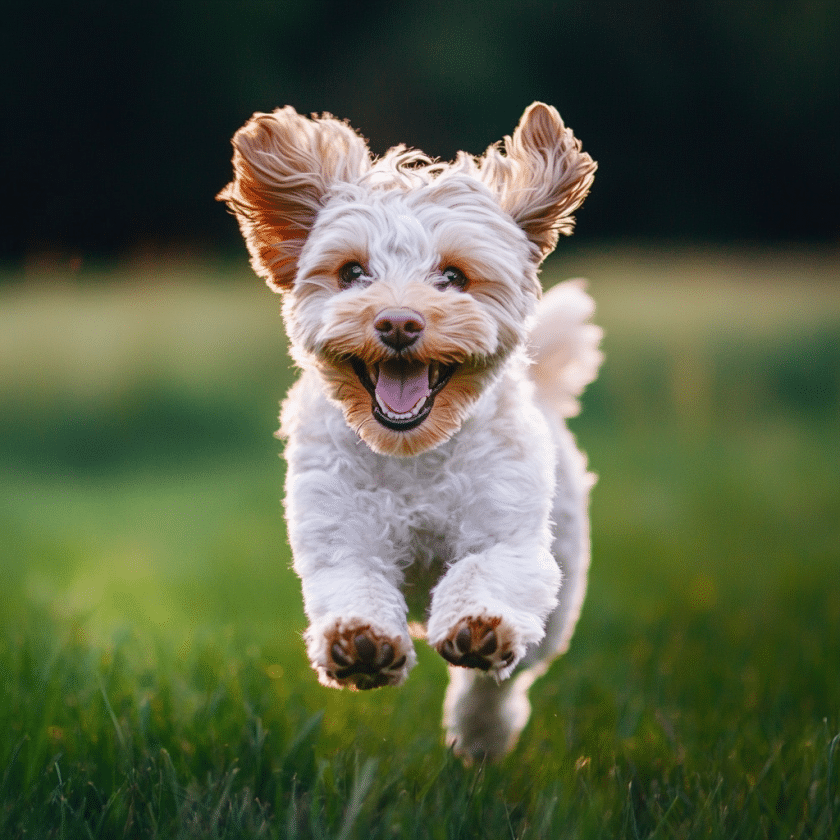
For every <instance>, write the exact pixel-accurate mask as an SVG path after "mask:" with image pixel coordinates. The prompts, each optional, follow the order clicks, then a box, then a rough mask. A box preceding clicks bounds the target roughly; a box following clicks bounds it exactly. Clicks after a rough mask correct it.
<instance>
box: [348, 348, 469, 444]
mask: <svg viewBox="0 0 840 840" xmlns="http://www.w3.org/2000/svg"><path fill="white" fill-rule="evenodd" d="M351 363H352V365H353V370H354V371H355V373H356V376H358V377H359V381H360V382H361V383H362V385H363V386H364V387H365V389H366V390H367V392H368V393H369V394H370V395H371V397H372V403H371V412H372V414H373V416H374V418H375V419H376V420H377V422H379V423H380V424H381V425H383V426H384V427H385V428H386V429H391V430H392V431H395V432H407V431H408V430H409V429H414V428H416V427H417V426H419V425H420V424H421V423H422V422H423V421H424V420H425V419H426V418H427V417H428V416H429V414H431V412H432V406H433V405H434V402H435V397H436V396H437V395H438V394H439V393H440V392H441V391H442V390H443V388H444V387H445V386H446V383H447V382H449V380H450V379H451V378H452V374H453V373H454V372H455V369H456V368H457V365H440V364H438V363H437V362H431V363H430V364H425V363H424V362H417V361H409V360H408V359H404V358H401V357H397V358H394V359H388V360H386V361H382V362H380V363H379V364H376V365H366V364H365V363H364V362H363V361H362V360H361V359H359V358H358V357H353V358H352V359H351Z"/></svg>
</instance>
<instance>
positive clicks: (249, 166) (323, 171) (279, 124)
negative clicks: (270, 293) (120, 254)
mask: <svg viewBox="0 0 840 840" xmlns="http://www.w3.org/2000/svg"><path fill="white" fill-rule="evenodd" d="M233 148H234V152H233V170H234V176H233V181H231V182H230V183H229V184H228V185H227V186H226V187H225V188H224V189H223V190H222V191H221V192H220V193H219V194H218V196H216V198H217V199H218V200H219V201H224V202H226V203H227V205H228V207H229V208H230V209H231V211H232V212H233V213H234V215H235V216H236V218H237V220H238V221H239V227H240V230H241V231H242V236H243V237H244V238H245V242H246V244H247V245H248V250H249V252H250V253H251V265H252V266H253V267H254V271H255V272H256V273H257V274H258V275H259V276H260V277H264V278H265V279H266V280H267V281H268V284H269V285H270V286H271V287H272V288H274V289H275V290H276V291H283V290H284V289H288V288H290V287H291V285H292V283H293V282H294V279H295V273H296V271H297V260H298V256H299V254H300V250H301V248H302V247H303V243H304V241H305V240H306V237H307V236H308V234H309V230H310V228H311V227H312V224H313V222H314V221H315V216H316V215H317V213H318V211H319V210H320V209H321V207H322V206H323V200H324V196H325V194H326V193H327V191H328V190H329V189H330V187H331V186H332V185H333V184H335V183H336V182H338V181H354V180H355V179H356V178H358V177H359V175H361V174H362V173H364V172H366V171H367V170H368V169H369V168H370V153H369V152H368V148H367V145H366V144H365V141H364V140H363V139H362V137H360V136H359V135H358V134H357V133H356V132H355V131H354V130H353V129H352V128H351V127H350V126H349V125H347V124H346V123H343V122H340V121H339V120H336V119H334V118H333V117H331V116H330V115H329V114H324V115H323V116H321V117H312V118H309V117H304V116H301V115H300V114H298V113H297V112H296V111H295V109H294V108H292V107H291V106H289V105H287V106H286V107H285V108H278V109H277V110H276V111H274V113H272V114H261V113H257V114H254V116H253V117H252V118H251V119H250V120H249V121H248V122H247V123H245V125H244V126H242V128H240V129H239V131H237V132H236V134H235V135H234V137H233Z"/></svg>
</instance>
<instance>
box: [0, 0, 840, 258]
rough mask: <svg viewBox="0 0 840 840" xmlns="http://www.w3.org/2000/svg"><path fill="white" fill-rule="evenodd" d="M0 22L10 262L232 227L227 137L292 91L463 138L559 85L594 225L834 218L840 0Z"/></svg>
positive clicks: (83, 254) (838, 183) (727, 227)
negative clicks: (593, 171) (591, 172)
mask: <svg viewBox="0 0 840 840" xmlns="http://www.w3.org/2000/svg"><path fill="white" fill-rule="evenodd" d="M0 37H2V51H1V52H2V58H0V61H2V62H3V74H2V82H0V89H2V95H3V100H2V101H3V108H2V115H0V120H2V125H3V150H4V154H3V160H2V164H0V165H2V168H3V177H2V184H3V195H4V204H5V206H6V209H7V212H6V214H5V215H6V221H5V222H4V224H3V227H2V231H0V249H1V250H0V257H2V258H3V259H5V260H7V261H19V260H21V259H28V260H30V261H31V262H34V263H36V264H37V262H38V260H39V258H40V259H41V261H42V262H43V258H44V257H46V256H50V255H52V256H53V257H56V256H64V257H67V258H70V259H74V260H76V263H74V264H78V260H79V259H87V258H91V257H100V256H104V255H109V256H113V255H124V254H125V253H127V252H130V251H132V250H134V251H137V250H140V249H146V250H147V251H148V250H149V249H159V248H161V247H163V248H166V249H171V250H173V251H175V252H179V253H182V254H183V253H184V252H185V249H191V250H192V252H193V253H195V252H199V253H203V252H206V251H207V250H208V249H211V250H214V251H218V250H226V249H237V248H239V244H238V233H237V231H236V229H235V225H233V224H231V222H230V220H229V219H227V218H226V217H225V212H224V208H223V207H221V206H217V205H216V204H214V202H213V200H212V199H213V196H214V195H215V193H216V192H217V191H218V190H219V189H220V188H221V187H222V186H223V185H224V184H225V183H226V182H227V180H228V178H229V174H230V168H229V160H230V146H229V139H230V137H231V135H232V134H233V132H234V131H235V130H236V129H237V128H238V127H239V126H240V125H241V124H242V123H243V122H244V121H245V120H246V119H247V118H248V117H249V116H250V115H251V114H252V113H253V112H254V111H260V110H261V111H270V110H273V109H274V108H275V107H278V106H282V105H285V104H291V105H293V106H294V107H295V108H296V109H297V110H298V111H301V112H304V113H308V112H313V111H318V112H320V111H330V112H332V113H334V114H335V115H336V116H339V117H341V118H347V119H349V120H350V121H351V122H352V124H353V125H354V126H355V127H357V128H358V129H359V130H360V131H361V132H362V133H363V134H364V136H365V137H367V138H369V139H370V141H371V145H372V148H373V150H374V151H375V152H377V153H382V152H384V151H385V150H386V149H387V148H388V147H390V146H391V145H394V144H396V143H398V142H406V143H408V144H410V145H414V146H416V147H419V148H421V149H423V150H424V151H426V152H427V153H428V154H430V155H432V156H439V157H442V158H450V157H451V156H452V155H453V154H454V152H455V151H456V150H458V149H466V150H469V151H471V152H474V153H479V152H481V151H482V150H483V149H484V148H486V146H487V145H488V144H490V143H492V142H494V141H496V140H498V139H500V138H501V137H503V136H504V135H505V134H508V133H510V131H511V130H512V129H513V127H514V126H515V125H516V122H517V120H518V119H519V116H520V115H521V113H522V111H523V110H524V108H525V107H526V106H527V105H528V104H529V103H530V102H531V101H533V100H535V99H541V100H544V101H546V102H549V103H551V104H553V105H555V106H556V107H557V108H558V109H559V110H560V112H561V114H562V115H563V116H564V119H565V120H566V121H567V122H568V123H569V125H571V126H572V127H573V128H574V130H575V133H576V134H577V135H578V136H579V137H580V138H581V139H582V140H583V144H584V148H585V149H587V150H588V151H589V152H591V154H592V155H593V157H594V158H595V159H596V160H598V161H599V163H600V169H599V173H598V181H597V187H596V188H595V190H594V191H593V193H592V196H591V198H590V199H589V200H588V201H587V204H586V210H585V215H581V219H582V223H581V225H580V227H579V232H578V234H577V236H576V240H577V241H578V242H579V243H582V242H584V241H592V240H603V239H615V238H625V237H634V238H640V237H641V238H646V239H649V238H653V239H657V240H658V239H662V238H665V237H667V238H669V239H672V240H673V239H680V240H696V239H703V240H713V241H716V242H733V241H738V240H744V239H748V240H753V241H760V242H770V241H779V240H783V241H790V240H795V241H808V242H836V240H837V237H838V234H840V154H838V145H837V138H838V136H840V107H838V98H840V62H838V60H837V45H838V43H840V7H838V4H837V3H836V2H834V0H704V2H702V3H692V2H688V0H639V2H635V3H625V2H618V0H585V2H584V0H520V2H516V3H512V2H502V0H485V2H465V0H440V2H438V0H430V2H423V3H413V2H407V3H388V2H381V0H368V1H367V2H326V0H240V2H233V0H178V2H169V0H143V2H138V0H125V2H120V3H112V2H104V0H102V2H100V0H83V2H80V3H75V4H66V3H59V2H53V1H51V0H42V2H37V3H30V4H25V3H14V4H11V6H10V8H9V9H8V10H6V12H5V13H4V16H3V34H2V36H0Z"/></svg>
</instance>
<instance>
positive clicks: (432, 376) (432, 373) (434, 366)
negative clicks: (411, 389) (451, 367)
mask: <svg viewBox="0 0 840 840" xmlns="http://www.w3.org/2000/svg"><path fill="white" fill-rule="evenodd" d="M439 372H440V365H439V364H438V363H437V362H430V363H429V387H430V388H431V387H433V386H434V384H435V382H437V380H438V373H439Z"/></svg>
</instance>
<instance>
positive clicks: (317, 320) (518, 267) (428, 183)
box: [219, 103, 595, 456]
mask: <svg viewBox="0 0 840 840" xmlns="http://www.w3.org/2000/svg"><path fill="white" fill-rule="evenodd" d="M233 145H234V156H233V166H234V180H233V181H232V182H231V183H230V184H228V186H227V187H226V188H225V189H224V190H223V191H222V192H221V193H220V194H219V198H220V199H221V200H223V201H225V202H227V204H228V206H229V207H230V208H231V210H232V211H233V212H234V213H235V215H236V216H237V219H238V220H239V225H240V228H241V230H242V234H243V236H244V237H245V241H246V243H247V245H248V250H249V251H250V253H251V257H252V265H253V267H254V270H255V271H256V273H257V274H259V275H260V276H262V277H264V278H265V279H266V280H267V281H268V284H269V285H270V286H271V287H272V288H274V289H275V290H276V291H279V292H283V293H284V294H285V301H284V307H283V312H284V318H285V321H286V329H287V332H288V335H289V338H290V340H291V344H292V348H291V352H292V354H293V356H294V358H295V360H296V361H297V362H298V363H299V364H300V365H302V366H305V367H314V368H315V369H317V371H318V372H319V374H320V376H321V378H322V382H323V384H324V386H325V389H326V392H327V394H328V396H329V397H330V398H331V399H332V400H334V401H335V402H336V403H337V404H338V405H340V406H341V408H342V410H343V412H344V416H345V419H346V421H347V423H348V424H349V425H350V426H351V427H352V428H353V429H354V430H355V431H357V432H358V434H359V435H360V436H361V437H362V439H363V440H364V441H365V442H366V443H367V444H368V445H369V446H370V447H371V449H373V450H374V451H376V452H379V453H382V454H388V455H400V456H407V455H416V454H418V453H419V452H422V451H424V450H426V449H430V448H431V447H434V446H436V445H438V444H440V443H442V442H443V441H445V440H447V439H448V438H449V437H451V436H452V435H453V434H454V433H455V432H456V431H457V430H458V429H459V428H460V427H461V424H462V423H463V422H464V420H465V418H466V417H467V416H469V413H470V409H471V407H472V406H473V405H474V404H475V402H476V400H477V399H478V397H479V396H480V395H481V393H482V391H483V390H484V388H485V387H486V386H487V384H488V383H489V382H491V381H493V379H494V378H495V377H496V376H497V374H498V372H499V371H500V369H501V366H502V364H503V362H504V361H505V360H506V359H507V358H508V357H509V356H510V354H511V353H512V352H513V351H514V350H515V349H516V348H517V347H519V346H521V345H522V344H523V342H524V340H525V338H526V333H527V326H528V320H529V317H530V316H531V314H532V313H533V311H534V308H535V306H536V302H537V300H538V298H539V296H540V293H541V291H540V285H539V280H538V278H537V272H538V269H539V265H540V263H541V262H542V260H543V259H544V258H545V256H546V255H547V254H549V253H550V252H551V251H552V250H553V249H554V246H555V245H556V244H557V239H558V236H559V234H561V233H563V234H570V233H571V232H572V229H573V227H574V219H573V217H572V213H573V212H574V211H575V210H576V209H577V207H578V206H579V205H580V204H581V202H582V201H583V199H584V198H585V197H586V194H587V193H588V191H589V187H590V185H591V183H592V179H593V176H594V173H595V163H594V162H593V161H592V159H591V158H590V157H589V155H587V154H585V153H583V152H581V150H580V143H579V141H577V140H576V139H575V137H574V136H573V134H572V132H571V130H570V129H567V128H566V127H565V126H564V125H563V121H562V120H561V119H560V115H559V114H558V113H557V111H556V110H554V108H551V107H549V106H547V105H543V104H541V103H534V104H533V105H531V106H530V107H529V108H528V109H527V110H526V111H525V114H524V115H523V117H522V120H521V121H520V123H519V126H518V127H517V129H516V131H515V132H514V134H513V137H506V138H505V140H504V149H502V146H501V144H495V145H493V146H491V147H490V148H489V149H488V150H487V152H486V153H485V155H484V156H483V157H481V158H473V157H471V156H469V155H467V154H464V153H460V154H459V155H458V157H457V158H456V160H455V161H454V163H448V164H443V163H437V162H433V161H431V160H429V159H428V158H426V157H425V156H424V155H423V154H422V153H420V152H417V151H413V150H408V149H406V148H404V147H397V148H394V149H391V151H389V152H388V153H387V154H386V155H385V156H384V157H383V158H381V159H379V160H373V159H372V158H371V155H370V153H369V151H368V148H367V145H366V144H365V141H364V140H363V139H362V138H361V137H360V136H359V135H358V134H357V133H356V132H355V131H353V129H352V128H350V126H348V125H347V124H346V123H343V122H339V121H338V120H336V119H334V118H332V117H330V116H328V115H325V116H323V117H315V118H308V117H304V116H301V115H299V114H298V113H296V112H295V111H294V109H292V108H291V107H286V108H282V109H279V110H277V111H275V112H274V113H273V114H255V115H254V116H253V118H252V119H251V120H250V121H249V122H248V123H246V124H245V125H244V126H243V127H242V128H241V129H240V130H239V131H238V132H237V133H236V135H235V136H234V138H233Z"/></svg>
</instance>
